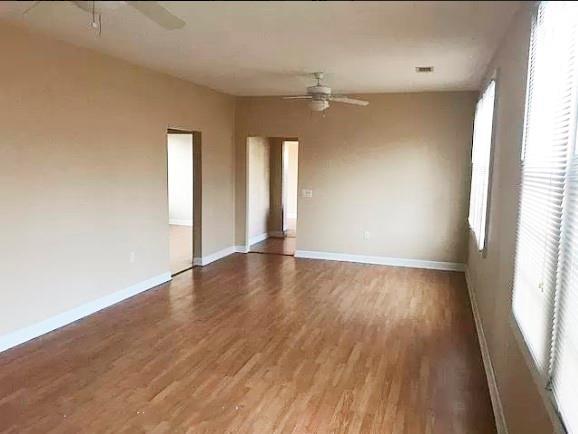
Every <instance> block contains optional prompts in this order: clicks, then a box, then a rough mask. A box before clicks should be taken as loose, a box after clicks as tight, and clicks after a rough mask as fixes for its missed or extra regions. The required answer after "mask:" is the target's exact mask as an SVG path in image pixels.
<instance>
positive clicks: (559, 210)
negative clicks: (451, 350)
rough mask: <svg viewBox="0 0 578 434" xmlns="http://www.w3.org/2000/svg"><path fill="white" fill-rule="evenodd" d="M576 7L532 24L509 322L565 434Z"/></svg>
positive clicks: (572, 310)
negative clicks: (514, 324)
mask: <svg viewBox="0 0 578 434" xmlns="http://www.w3.org/2000/svg"><path fill="white" fill-rule="evenodd" d="M577 90H578V3H574V2H541V3H540V4H539V6H538V10H537V13H536V16H535V18H534V21H533V25H532V40H531V44H530V59H529V66H528V91H527V101H526V121H525V131H524V144H523V151H522V185H521V198H520V210H519V222H518V239H517V247H516V266H515V272H514V293H513V304H512V309H513V312H514V317H515V319H516V322H517V324H518V326H519V329H520V331H521V333H522V336H523V338H524V340H525V342H526V345H527V348H528V350H529V352H530V354H531V356H532V358H533V359H534V362H535V365H536V368H537V370H538V372H539V374H540V376H541V377H542V379H543V380H544V386H545V387H546V389H548V391H549V392H551V393H550V396H551V397H552V399H553V402H554V404H555V407H556V409H557V411H558V413H559V414H560V416H561V419H562V421H563V424H564V425H565V428H566V430H567V431H568V432H571V433H576V432H578V404H577V402H578V326H577V324H578V156H577V147H576V118H577V110H576V109H577V104H578V99H577Z"/></svg>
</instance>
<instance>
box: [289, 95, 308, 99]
mask: <svg viewBox="0 0 578 434" xmlns="http://www.w3.org/2000/svg"><path fill="white" fill-rule="evenodd" d="M282 98H283V99H311V98H313V97H312V96H311V95H293V96H284V97H282Z"/></svg>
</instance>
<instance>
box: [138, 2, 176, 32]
mask: <svg viewBox="0 0 578 434" xmlns="http://www.w3.org/2000/svg"><path fill="white" fill-rule="evenodd" d="M127 4H128V5H129V6H132V7H133V8H135V9H136V10H137V11H139V12H140V13H141V14H143V15H144V16H146V17H147V18H148V19H150V20H152V21H154V22H155V23H157V24H158V25H159V26H161V27H162V28H163V29H167V30H175V29H180V28H182V27H184V26H185V24H186V23H185V22H184V21H183V20H181V19H180V18H179V17H177V16H176V15H173V14H172V13H170V12H169V11H168V10H166V9H165V8H164V7H163V6H161V5H160V4H159V2H156V1H129V2H127Z"/></svg>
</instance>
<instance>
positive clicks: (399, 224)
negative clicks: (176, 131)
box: [236, 92, 476, 262]
mask: <svg viewBox="0 0 578 434" xmlns="http://www.w3.org/2000/svg"><path fill="white" fill-rule="evenodd" d="M364 98H366V99H368V100H369V101H370V105H369V106H368V107H357V106H346V105H340V104H334V105H333V106H332V107H331V108H330V109H329V110H328V111H327V113H326V114H325V117H323V116H322V115H321V114H319V113H311V112H310V111H309V110H308V109H307V107H306V105H305V104H304V103H302V102H297V101H283V100H281V99H280V98H274V97H246V98H239V99H238V101H237V117H236V123H237V128H236V131H237V139H236V143H237V190H236V191H237V196H236V209H237V222H236V224H237V227H236V228H237V230H236V234H237V244H244V234H245V219H244V216H245V163H246V162H245V152H246V151H245V146H246V138H247V136H251V135H259V136H269V137H297V138H298V139H299V189H300V190H301V189H303V188H311V189H313V198H311V199H303V198H302V197H299V199H298V208H299V219H298V227H297V232H298V234H299V236H298V238H297V246H298V249H301V250H313V251H327V252H341V253H349V254H361V255H375V256H389V257H398V258H413V259H428V260H436V261H450V262H464V260H465V255H466V247H467V231H466V210H467V201H468V190H469V164H468V160H469V154H470V147H471V133H472V122H473V111H474V103H475V99H476V94H475V93H474V92H439V93H413V94H382V95H365V96H364ZM366 230H367V231H370V232H371V239H369V240H364V239H363V232H364V231H366Z"/></svg>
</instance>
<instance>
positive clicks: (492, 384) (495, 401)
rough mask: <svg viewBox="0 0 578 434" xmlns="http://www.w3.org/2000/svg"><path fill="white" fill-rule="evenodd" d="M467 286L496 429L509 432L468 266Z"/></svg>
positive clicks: (504, 433)
mask: <svg viewBox="0 0 578 434" xmlns="http://www.w3.org/2000/svg"><path fill="white" fill-rule="evenodd" d="M465 271H466V286H467V287H468V294H469V296H470V304H471V305H472V312H473V314H474V322H475V323H476V331H477V332H478V342H479V344H480V350H481V352H482V360H483V362H484V370H485V371H486V378H487V379H488V389H489V390H490V399H491V401H492V408H493V409H494V418H495V420H496V430H497V432H498V434H508V427H507V425H506V418H505V416H504V408H503V407H502V400H501V399H500V391H499V389H498V383H497V382H496V375H495V373H494V367H493V366H492V359H491V357H490V351H489V349H488V342H487V341H486V335H485V333H484V327H483V325H482V319H481V317H480V311H479V310H478V303H477V301H476V295H475V293H474V291H473V288H472V282H471V280H470V273H469V272H468V269H467V267H466V270H465Z"/></svg>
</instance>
